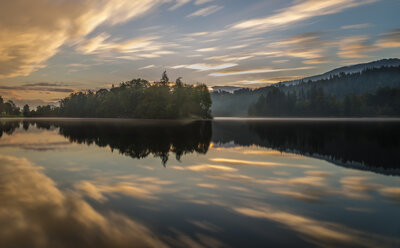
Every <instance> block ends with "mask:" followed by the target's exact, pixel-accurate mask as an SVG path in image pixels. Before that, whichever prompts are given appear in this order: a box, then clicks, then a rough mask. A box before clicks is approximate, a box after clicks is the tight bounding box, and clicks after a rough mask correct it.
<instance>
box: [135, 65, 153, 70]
mask: <svg viewBox="0 0 400 248" xmlns="http://www.w3.org/2000/svg"><path fill="white" fill-rule="evenodd" d="M154 67H156V66H155V65H147V66H143V67H140V68H138V70H145V69H151V68H154Z"/></svg>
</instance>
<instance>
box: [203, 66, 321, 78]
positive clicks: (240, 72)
mask: <svg viewBox="0 0 400 248" xmlns="http://www.w3.org/2000/svg"><path fill="white" fill-rule="evenodd" d="M313 68H314V67H311V66H309V67H295V68H283V69H275V68H271V67H264V68H261V69H250V70H234V71H222V72H216V73H211V74H209V75H210V76H212V77H224V76H235V75H245V74H259V73H270V72H278V71H298V70H309V69H313Z"/></svg>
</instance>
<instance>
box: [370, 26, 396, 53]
mask: <svg viewBox="0 0 400 248" xmlns="http://www.w3.org/2000/svg"><path fill="white" fill-rule="evenodd" d="M376 45H377V46H378V47H381V48H394V47H400V28H399V29H396V30H394V31H392V32H390V33H386V34H383V35H382V36H381V38H380V39H379V40H378V41H377V43H376Z"/></svg>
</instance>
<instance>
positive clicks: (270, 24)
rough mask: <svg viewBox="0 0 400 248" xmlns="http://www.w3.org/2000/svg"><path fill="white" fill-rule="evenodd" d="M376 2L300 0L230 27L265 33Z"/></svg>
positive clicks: (361, 0) (366, 0) (363, 0)
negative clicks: (272, 12) (271, 12)
mask: <svg viewBox="0 0 400 248" xmlns="http://www.w3.org/2000/svg"><path fill="white" fill-rule="evenodd" d="M372 2H376V0H327V1H317V0H302V1H294V3H293V5H292V6H290V7H288V8H285V9H281V10H280V11H279V12H278V13H277V14H274V15H271V16H267V17H264V18H258V19H251V20H247V21H242V22H239V23H237V24H234V25H233V26H232V28H233V29H252V30H257V31H258V32H267V31H271V30H273V29H276V28H279V27H282V26H286V25H290V24H294V23H298V22H300V21H304V20H307V19H310V18H313V17H317V16H323V15H329V14H334V13H338V12H341V11H343V10H345V9H348V8H353V7H357V6H360V5H365V4H369V3H372Z"/></svg>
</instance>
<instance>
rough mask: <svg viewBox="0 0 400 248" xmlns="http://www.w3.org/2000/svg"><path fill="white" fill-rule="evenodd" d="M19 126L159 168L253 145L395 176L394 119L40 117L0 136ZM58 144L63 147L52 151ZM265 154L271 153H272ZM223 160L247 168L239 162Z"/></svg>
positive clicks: (399, 141)
mask: <svg viewBox="0 0 400 248" xmlns="http://www.w3.org/2000/svg"><path fill="white" fill-rule="evenodd" d="M21 124H22V127H23V129H24V130H28V129H29V126H36V127H37V128H39V129H46V130H49V129H57V130H58V132H59V133H60V134H61V135H63V136H64V137H66V138H68V140H69V141H70V142H73V143H78V144H87V145H90V144H95V145H97V146H100V147H107V146H108V147H110V148H111V149H112V150H117V151H119V152H120V153H122V154H124V155H128V156H130V157H132V158H138V159H141V158H145V157H147V156H148V155H150V154H152V155H154V156H156V157H160V158H161V161H162V163H163V164H164V165H165V164H166V163H167V161H168V159H169V155H170V153H172V154H174V155H175V157H176V159H177V160H180V159H181V157H182V156H183V155H184V154H189V153H193V152H196V153H199V154H206V153H207V151H208V149H209V147H210V145H211V144H212V145H214V146H221V147H234V146H251V145H256V146H260V147H266V148H272V149H274V150H277V151H280V152H290V153H296V154H301V155H306V156H311V157H315V158H321V159H324V160H327V161H329V162H332V163H334V164H336V165H340V166H346V167H351V168H356V169H361V170H370V171H375V172H379V173H384V174H391V175H399V174H400V168H399V165H400V152H399V151H400V122H399V121H324V120H308V121H305V120H301V121H287V120H285V121H279V120H273V121H271V120H269V121H262V120H247V121H243V120H242V121H238V120H235V121H232V120H217V121H213V122H209V121H192V122H190V121H189V122H185V121H164V122H157V121H129V120H79V119H78V120H73V119H69V120H57V119H55V120H44V119H42V120H31V121H28V120H24V121H2V122H0V137H1V136H2V135H3V133H7V134H12V133H13V132H14V131H15V130H16V129H17V128H19V127H20V126H21ZM64 142H65V141H64ZM57 145H63V144H54V145H52V146H51V147H56V146H57ZM25 146H26V144H25ZM30 147H31V149H35V148H34V147H33V146H30ZM37 149H46V148H43V147H38V148H37ZM258 152H264V153H265V151H258ZM268 152H269V153H270V154H271V151H268ZM217 159H218V158H217ZM218 162H222V161H218ZM225 162H229V163H238V164H246V161H243V160H238V161H236V162H234V161H225ZM262 163H264V164H265V162H262ZM270 166H272V165H270ZM297 166H299V165H297Z"/></svg>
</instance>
